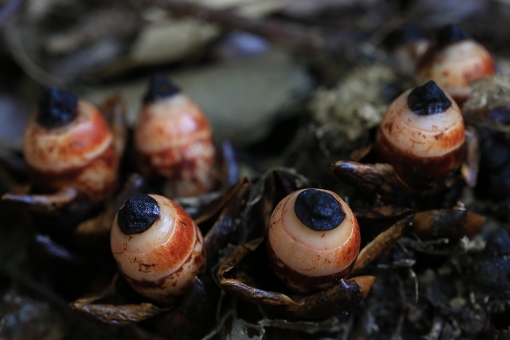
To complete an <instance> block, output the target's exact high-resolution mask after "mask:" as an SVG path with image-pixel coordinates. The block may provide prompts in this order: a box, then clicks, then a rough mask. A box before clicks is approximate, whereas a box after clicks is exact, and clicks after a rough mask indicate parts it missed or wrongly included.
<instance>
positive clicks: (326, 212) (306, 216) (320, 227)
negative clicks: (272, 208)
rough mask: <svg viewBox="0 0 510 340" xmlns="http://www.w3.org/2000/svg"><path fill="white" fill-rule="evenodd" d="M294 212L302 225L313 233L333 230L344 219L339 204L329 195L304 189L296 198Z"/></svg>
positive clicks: (343, 213)
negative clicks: (313, 231)
mask: <svg viewBox="0 0 510 340" xmlns="http://www.w3.org/2000/svg"><path fill="white" fill-rule="evenodd" d="M294 211H295V213H296V216H297V217H298V218H299V220H300V221H301V222H303V224H304V225H306V226H307V227H308V228H310V229H312V230H315V231H324V230H331V229H335V228H336V227H338V226H339V225H340V223H342V221H343V220H344V219H345V212H344V211H343V210H342V207H341V206H340V203H339V202H338V201H337V200H336V199H335V197H333V195H331V194H330V193H327V192H324V191H319V190H316V189H306V190H304V191H302V192H301V193H300V194H299V195H298V197H297V198H296V203H295V205H294Z"/></svg>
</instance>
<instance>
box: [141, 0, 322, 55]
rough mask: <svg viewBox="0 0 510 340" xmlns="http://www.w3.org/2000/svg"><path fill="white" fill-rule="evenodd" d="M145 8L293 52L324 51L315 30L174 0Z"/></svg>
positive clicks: (157, 0) (154, 0)
mask: <svg viewBox="0 0 510 340" xmlns="http://www.w3.org/2000/svg"><path fill="white" fill-rule="evenodd" d="M144 4H145V5H156V6H158V7H161V8H163V9H166V10H168V11H169V12H170V13H172V15H173V16H175V17H178V18H184V17H193V18H197V19H201V20H204V21H207V22H210V23H214V24H217V25H219V26H221V27H222V28H224V29H228V30H240V31H245V32H249V33H253V34H256V35H259V36H261V37H264V38H267V39H268V40H270V41H272V42H273V43H275V44H278V45H281V46H283V47H285V48H287V49H290V50H292V51H295V52H304V53H307V54H309V53H313V52H316V51H321V50H324V49H325V47H326V44H325V38H324V36H323V34H321V33H320V32H319V31H318V30H311V29H305V28H302V27H299V26H296V25H289V24H283V23H281V22H276V21H271V20H253V19H249V18H245V17H242V16H239V15H237V14H235V13H234V12H232V11H230V10H218V9H211V8H208V7H206V6H203V5H200V4H198V3H192V2H184V1H178V0H145V1H144Z"/></svg>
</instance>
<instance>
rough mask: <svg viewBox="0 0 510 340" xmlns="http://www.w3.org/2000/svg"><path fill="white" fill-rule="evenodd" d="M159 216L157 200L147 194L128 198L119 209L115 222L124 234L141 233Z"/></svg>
mask: <svg viewBox="0 0 510 340" xmlns="http://www.w3.org/2000/svg"><path fill="white" fill-rule="evenodd" d="M159 217H160V212H159V207H158V202H156V200H155V199H154V198H152V197H150V196H149V195H145V194H142V195H138V196H136V197H133V198H130V199H128V200H127V201H126V203H124V206H123V207H122V208H121V209H120V210H119V215H118V217H117V223H118V225H119V228H120V230H122V232H123V233H124V234H126V235H131V234H139V233H143V232H144V231H146V230H147V229H149V228H150V227H151V226H152V224H153V223H154V222H155V221H156V220H157V219H158V218H159Z"/></svg>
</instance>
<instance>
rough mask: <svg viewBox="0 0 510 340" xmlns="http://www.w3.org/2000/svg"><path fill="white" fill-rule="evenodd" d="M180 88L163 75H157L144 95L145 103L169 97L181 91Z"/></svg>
mask: <svg viewBox="0 0 510 340" xmlns="http://www.w3.org/2000/svg"><path fill="white" fill-rule="evenodd" d="M179 91H180V90H179V88H178V87H177V86H176V85H175V84H174V83H172V82H171V81H170V80H169V79H168V78H167V77H165V76H163V75H155V76H153V77H152V78H151V80H150V83H149V89H148V90H147V93H146V94H145V96H144V97H143V102H144V103H152V102H155V101H158V100H160V99H163V98H168V97H171V96H173V95H174V94H176V93H179Z"/></svg>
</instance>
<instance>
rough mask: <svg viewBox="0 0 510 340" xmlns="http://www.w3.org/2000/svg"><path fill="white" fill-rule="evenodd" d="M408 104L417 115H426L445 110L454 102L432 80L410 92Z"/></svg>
mask: <svg viewBox="0 0 510 340" xmlns="http://www.w3.org/2000/svg"><path fill="white" fill-rule="evenodd" d="M407 105H408V106H409V108H410V109H411V111H413V112H414V113H416V114H417V115H420V116H426V115H431V114H435V113H443V112H445V111H446V110H447V109H448V108H449V107H450V106H451V105H452V102H451V101H450V100H449V99H448V98H447V97H446V95H445V93H444V91H443V90H441V89H440V88H439V86H437V85H436V83H435V82H434V81H433V80H430V81H429V82H428V83H426V84H425V85H423V86H419V87H416V88H415V89H414V90H412V91H411V93H409V97H407Z"/></svg>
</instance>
